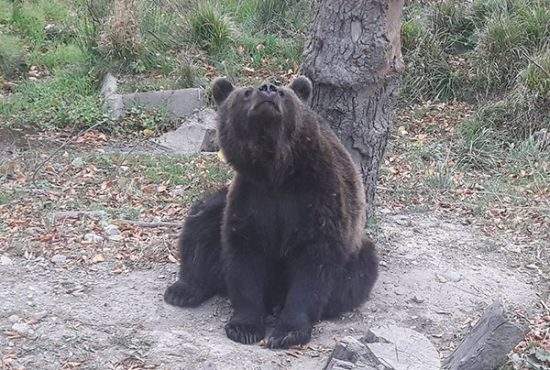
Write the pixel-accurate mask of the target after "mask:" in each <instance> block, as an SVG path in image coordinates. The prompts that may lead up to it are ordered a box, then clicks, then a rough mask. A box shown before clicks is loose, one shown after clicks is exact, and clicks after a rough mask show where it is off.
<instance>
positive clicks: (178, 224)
mask: <svg viewBox="0 0 550 370" xmlns="http://www.w3.org/2000/svg"><path fill="white" fill-rule="evenodd" d="M115 222H120V223H126V224H130V225H135V226H139V227H144V228H154V227H176V228H179V227H182V226H183V224H182V223H181V222H164V221H157V222H147V221H134V220H115Z"/></svg>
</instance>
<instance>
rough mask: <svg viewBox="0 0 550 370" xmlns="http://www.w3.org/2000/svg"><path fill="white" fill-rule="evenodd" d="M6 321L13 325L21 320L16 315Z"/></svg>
mask: <svg viewBox="0 0 550 370" xmlns="http://www.w3.org/2000/svg"><path fill="white" fill-rule="evenodd" d="M8 321H9V322H11V323H12V324H13V323H16V322H19V321H21V318H20V317H19V316H17V315H11V316H10V317H8Z"/></svg>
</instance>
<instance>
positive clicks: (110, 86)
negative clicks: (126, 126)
mask: <svg viewBox="0 0 550 370" xmlns="http://www.w3.org/2000/svg"><path fill="white" fill-rule="evenodd" d="M117 90H118V81H117V79H116V78H115V76H113V75H112V74H110V73H107V74H106V75H105V77H104V78H103V82H102V84H101V96H102V97H103V110H105V111H106V112H107V113H108V114H109V116H110V117H111V118H112V119H114V120H117V119H119V118H121V117H122V116H124V102H123V101H122V95H120V94H117Z"/></svg>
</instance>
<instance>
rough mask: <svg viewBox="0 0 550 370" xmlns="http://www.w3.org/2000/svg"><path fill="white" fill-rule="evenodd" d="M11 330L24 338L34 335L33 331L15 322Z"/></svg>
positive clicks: (22, 323)
mask: <svg viewBox="0 0 550 370" xmlns="http://www.w3.org/2000/svg"><path fill="white" fill-rule="evenodd" d="M11 330H13V331H14V332H16V333H18V334H21V335H25V336H31V335H33V334H34V330H33V329H32V328H31V327H30V326H29V325H27V324H25V323H24V322H16V323H15V324H13V325H12V327H11Z"/></svg>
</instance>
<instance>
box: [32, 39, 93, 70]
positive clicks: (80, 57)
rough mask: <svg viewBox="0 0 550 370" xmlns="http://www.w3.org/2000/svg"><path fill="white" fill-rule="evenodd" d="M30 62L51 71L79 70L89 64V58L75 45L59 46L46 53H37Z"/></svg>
mask: <svg viewBox="0 0 550 370" xmlns="http://www.w3.org/2000/svg"><path fill="white" fill-rule="evenodd" d="M30 61H31V63H32V64H34V65H42V66H45V67H47V68H48V69H50V70H55V69H60V68H63V69H66V68H68V67H71V68H79V67H82V66H84V65H85V64H86V63H87V56H86V54H85V53H84V52H83V51H82V49H80V48H79V47H78V46H76V45H74V44H59V45H56V46H54V48H53V49H51V50H48V51H46V52H45V53H39V52H35V53H34V54H33V55H32V56H31V58H30Z"/></svg>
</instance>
